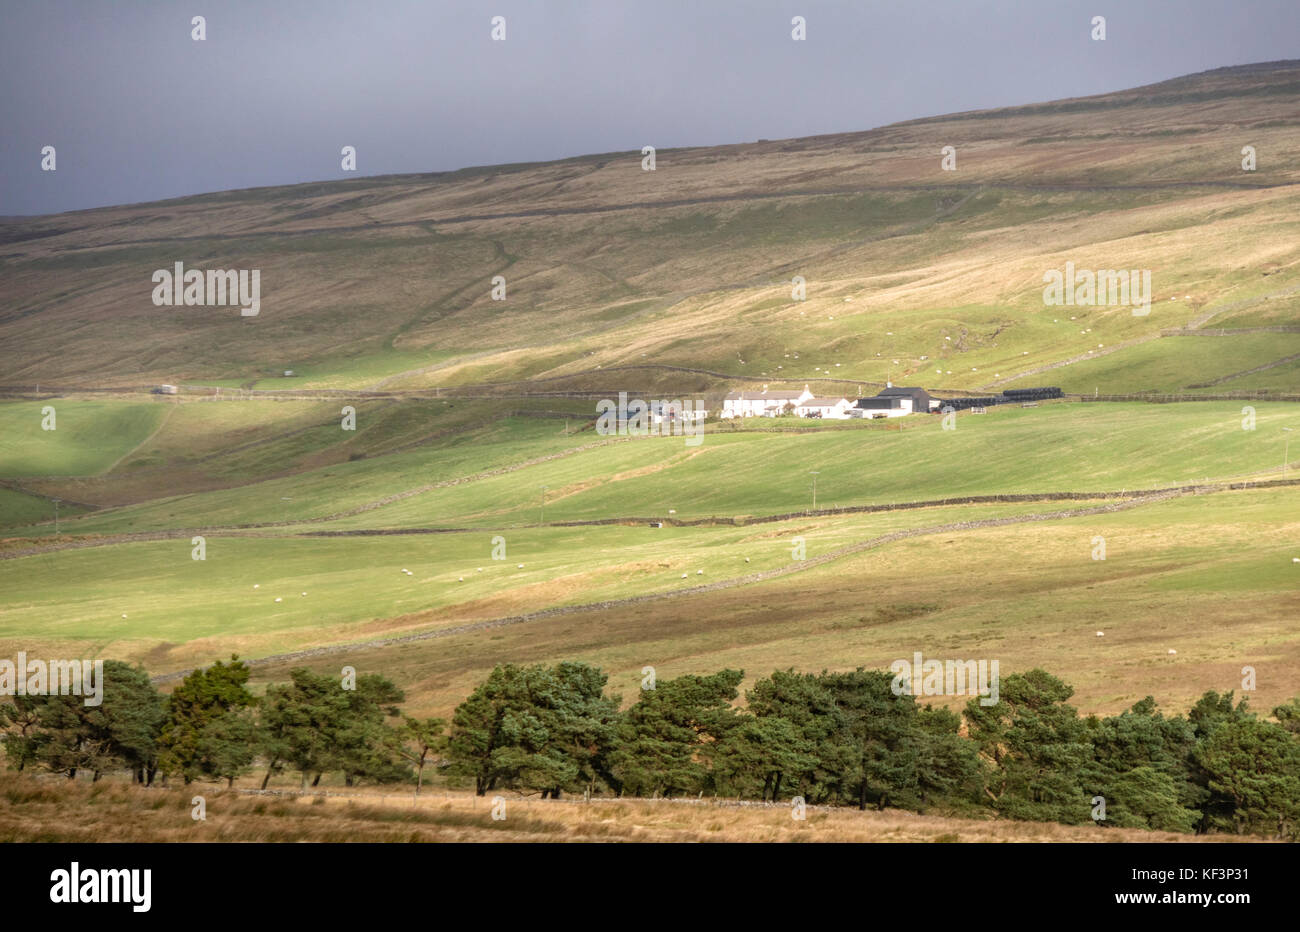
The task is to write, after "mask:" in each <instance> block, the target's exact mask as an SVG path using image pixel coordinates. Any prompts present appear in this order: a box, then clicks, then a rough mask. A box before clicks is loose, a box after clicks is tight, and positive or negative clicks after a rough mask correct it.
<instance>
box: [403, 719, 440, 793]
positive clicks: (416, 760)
mask: <svg viewBox="0 0 1300 932" xmlns="http://www.w3.org/2000/svg"><path fill="white" fill-rule="evenodd" d="M446 732H447V720H446V719H443V718H412V717H411V716H409V715H407V716H404V717H403V719H402V724H401V726H400V727H399V728H397V729H396V730H395V731H394V733H393V734H394V736H395V739H396V740H395V741H394V742H393V748H394V753H395V754H396V755H397V756H399V757H401V758H403V759H404V760H406V761H407V762H408V763H410V764H411V765H412V766H414V767H415V795H416V796H419V795H420V788H421V787H422V786H423V785H424V768H425V765H426V764H428V763H429V761H430V758H431V756H432V755H435V754H439V753H441V752H442V751H443V750H445V749H446V747H447V734H446Z"/></svg>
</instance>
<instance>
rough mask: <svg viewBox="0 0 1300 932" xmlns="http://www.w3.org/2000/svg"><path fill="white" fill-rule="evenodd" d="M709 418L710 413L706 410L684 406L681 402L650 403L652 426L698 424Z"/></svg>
mask: <svg viewBox="0 0 1300 932" xmlns="http://www.w3.org/2000/svg"><path fill="white" fill-rule="evenodd" d="M708 416H709V412H708V411H707V410H705V409H704V408H694V407H691V406H690V405H683V404H682V403H681V402H680V401H652V402H650V423H651V424H665V423H667V424H672V423H674V422H676V421H694V422H696V423H697V424H698V423H699V422H701V421H703V420H705V419H706V418H707V417H708Z"/></svg>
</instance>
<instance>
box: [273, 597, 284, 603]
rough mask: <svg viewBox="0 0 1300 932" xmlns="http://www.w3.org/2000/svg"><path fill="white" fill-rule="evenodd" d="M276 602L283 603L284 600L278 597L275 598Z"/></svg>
mask: <svg viewBox="0 0 1300 932" xmlns="http://www.w3.org/2000/svg"><path fill="white" fill-rule="evenodd" d="M275 601H277V602H283V601H284V599H282V598H280V597H279V596H276V597H275Z"/></svg>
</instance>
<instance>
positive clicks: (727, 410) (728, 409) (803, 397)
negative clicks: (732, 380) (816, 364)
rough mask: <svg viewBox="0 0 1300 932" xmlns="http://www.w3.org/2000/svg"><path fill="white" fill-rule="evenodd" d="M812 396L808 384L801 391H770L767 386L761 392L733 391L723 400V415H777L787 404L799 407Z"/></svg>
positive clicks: (726, 416) (727, 416) (729, 416)
mask: <svg viewBox="0 0 1300 932" xmlns="http://www.w3.org/2000/svg"><path fill="white" fill-rule="evenodd" d="M812 397H813V393H812V392H810V391H808V386H807V385H805V386H804V387H803V391H801V392H789V391H781V392H769V391H768V390H767V387H766V386H764V387H763V390H762V391H761V392H732V393H730V394H729V395H727V397H726V398H724V399H723V400H722V414H721V417H725V418H731V417H776V416H777V415H778V414H781V413H783V412H784V410H785V408H786V406H787V405H789V406H790V407H792V408H797V407H798V406H799V405H801V404H803V403H804V402H805V401H808V400H810V399H811V398H812Z"/></svg>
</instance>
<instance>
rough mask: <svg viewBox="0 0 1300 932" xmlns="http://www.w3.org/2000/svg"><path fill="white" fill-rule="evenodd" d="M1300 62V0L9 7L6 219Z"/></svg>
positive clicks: (337, 0) (770, 132) (310, 1)
mask: <svg viewBox="0 0 1300 932" xmlns="http://www.w3.org/2000/svg"><path fill="white" fill-rule="evenodd" d="M198 15H201V16H203V17H204V20H205V32H206V37H205V38H204V39H203V40H202V41H195V39H194V38H193V37H192V32H193V30H194V26H193V25H192V23H191V21H192V19H193V17H194V16H198ZM1098 15H1100V16H1104V17H1105V18H1106V39H1105V41H1095V40H1094V39H1093V38H1092V36H1091V33H1092V31H1093V26H1092V19H1093V17H1094V16H1098ZM494 16H503V17H504V18H505V39H504V41H498V40H494V39H493V38H492V28H493V27H492V18H493V17H494ZM795 16H802V17H803V18H804V21H805V24H806V36H807V37H806V39H804V40H803V41H795V40H793V39H792V38H791V32H792V29H793V28H794V27H793V26H792V25H791V20H792V18H793V17H795ZM1297 57H1300V0H1036V2H1027V0H1020V2H1013V0H888V2H878V0H856V2H849V0H844V2H831V0H818V2H813V0H636V2H633V0H352V2H341V0H187V2H185V3H173V2H170V0H159V2H142V0H118V2H110V0H0V78H2V79H3V83H2V84H0V87H2V88H3V92H0V216H11V215H22V214H45V213H55V212H60V211H67V210H76V209H82V208H88V207H100V206H108V205H115V204H127V203H138V202H142V201H152V200H158V199H162V198H168V197H177V196H182V195H188V194H197V193H203V192H208V191H222V190H230V189H235V188H248V187H256V186H261V185H275V184H288V183H294V182H301V181H321V180H333V179H341V178H347V177H356V176H363V175H384V174H392V173H406V172H429V171H447V170H453V169H457V168H463V167H466V166H471V165H490V164H500V163H507V162H529V161H544V160H549V159H558V158H566V157H569V156H575V155H583V154H588V153H596V152H615V151H623V150H626V151H629V152H638V153H639V151H640V149H641V147H642V146H645V145H653V146H656V147H658V148H661V149H662V148H670V147H677V146H696V145H717V144H721V143H731V142H749V141H753V140H755V139H760V138H763V139H782V138H790V137H797V136H810V135H817V134H821V133H835V132H851V131H857V130H866V129H871V128H873V127H877V126H882V125H885V124H888V123H892V122H896V121H898V120H907V119H915V118H918V117H924V116H933V115H936V114H943V113H952V112H957V111H961V110H974V109H982V108H987V107H1001V106H1011V105H1016V104H1024V103H1033V102H1037V101H1043V100H1053V99H1059V98H1063V97H1079V96H1085V95H1088V94H1098V93H1104V92H1107V91H1115V90H1121V89H1124V88H1128V87H1134V86H1138V85H1142V84H1150V83H1153V82H1156V81H1161V80H1165V79H1167V78H1172V77H1177V76H1179V75H1184V74H1190V73H1193V72H1197V71H1205V70H1207V69H1211V68H1218V67H1223V66H1226V65H1238V64H1247V63H1250V62H1261V61H1275V60H1279V59H1286V58H1297ZM46 146H53V147H54V149H55V170H54V171H42V169H41V164H42V160H43V157H42V150H43V148H44V147H46ZM344 146H353V147H355V149H356V167H357V171H356V172H355V173H351V172H344V171H343V169H342V166H341V160H342V159H341V154H340V152H341V149H342V148H343V147H344Z"/></svg>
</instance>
